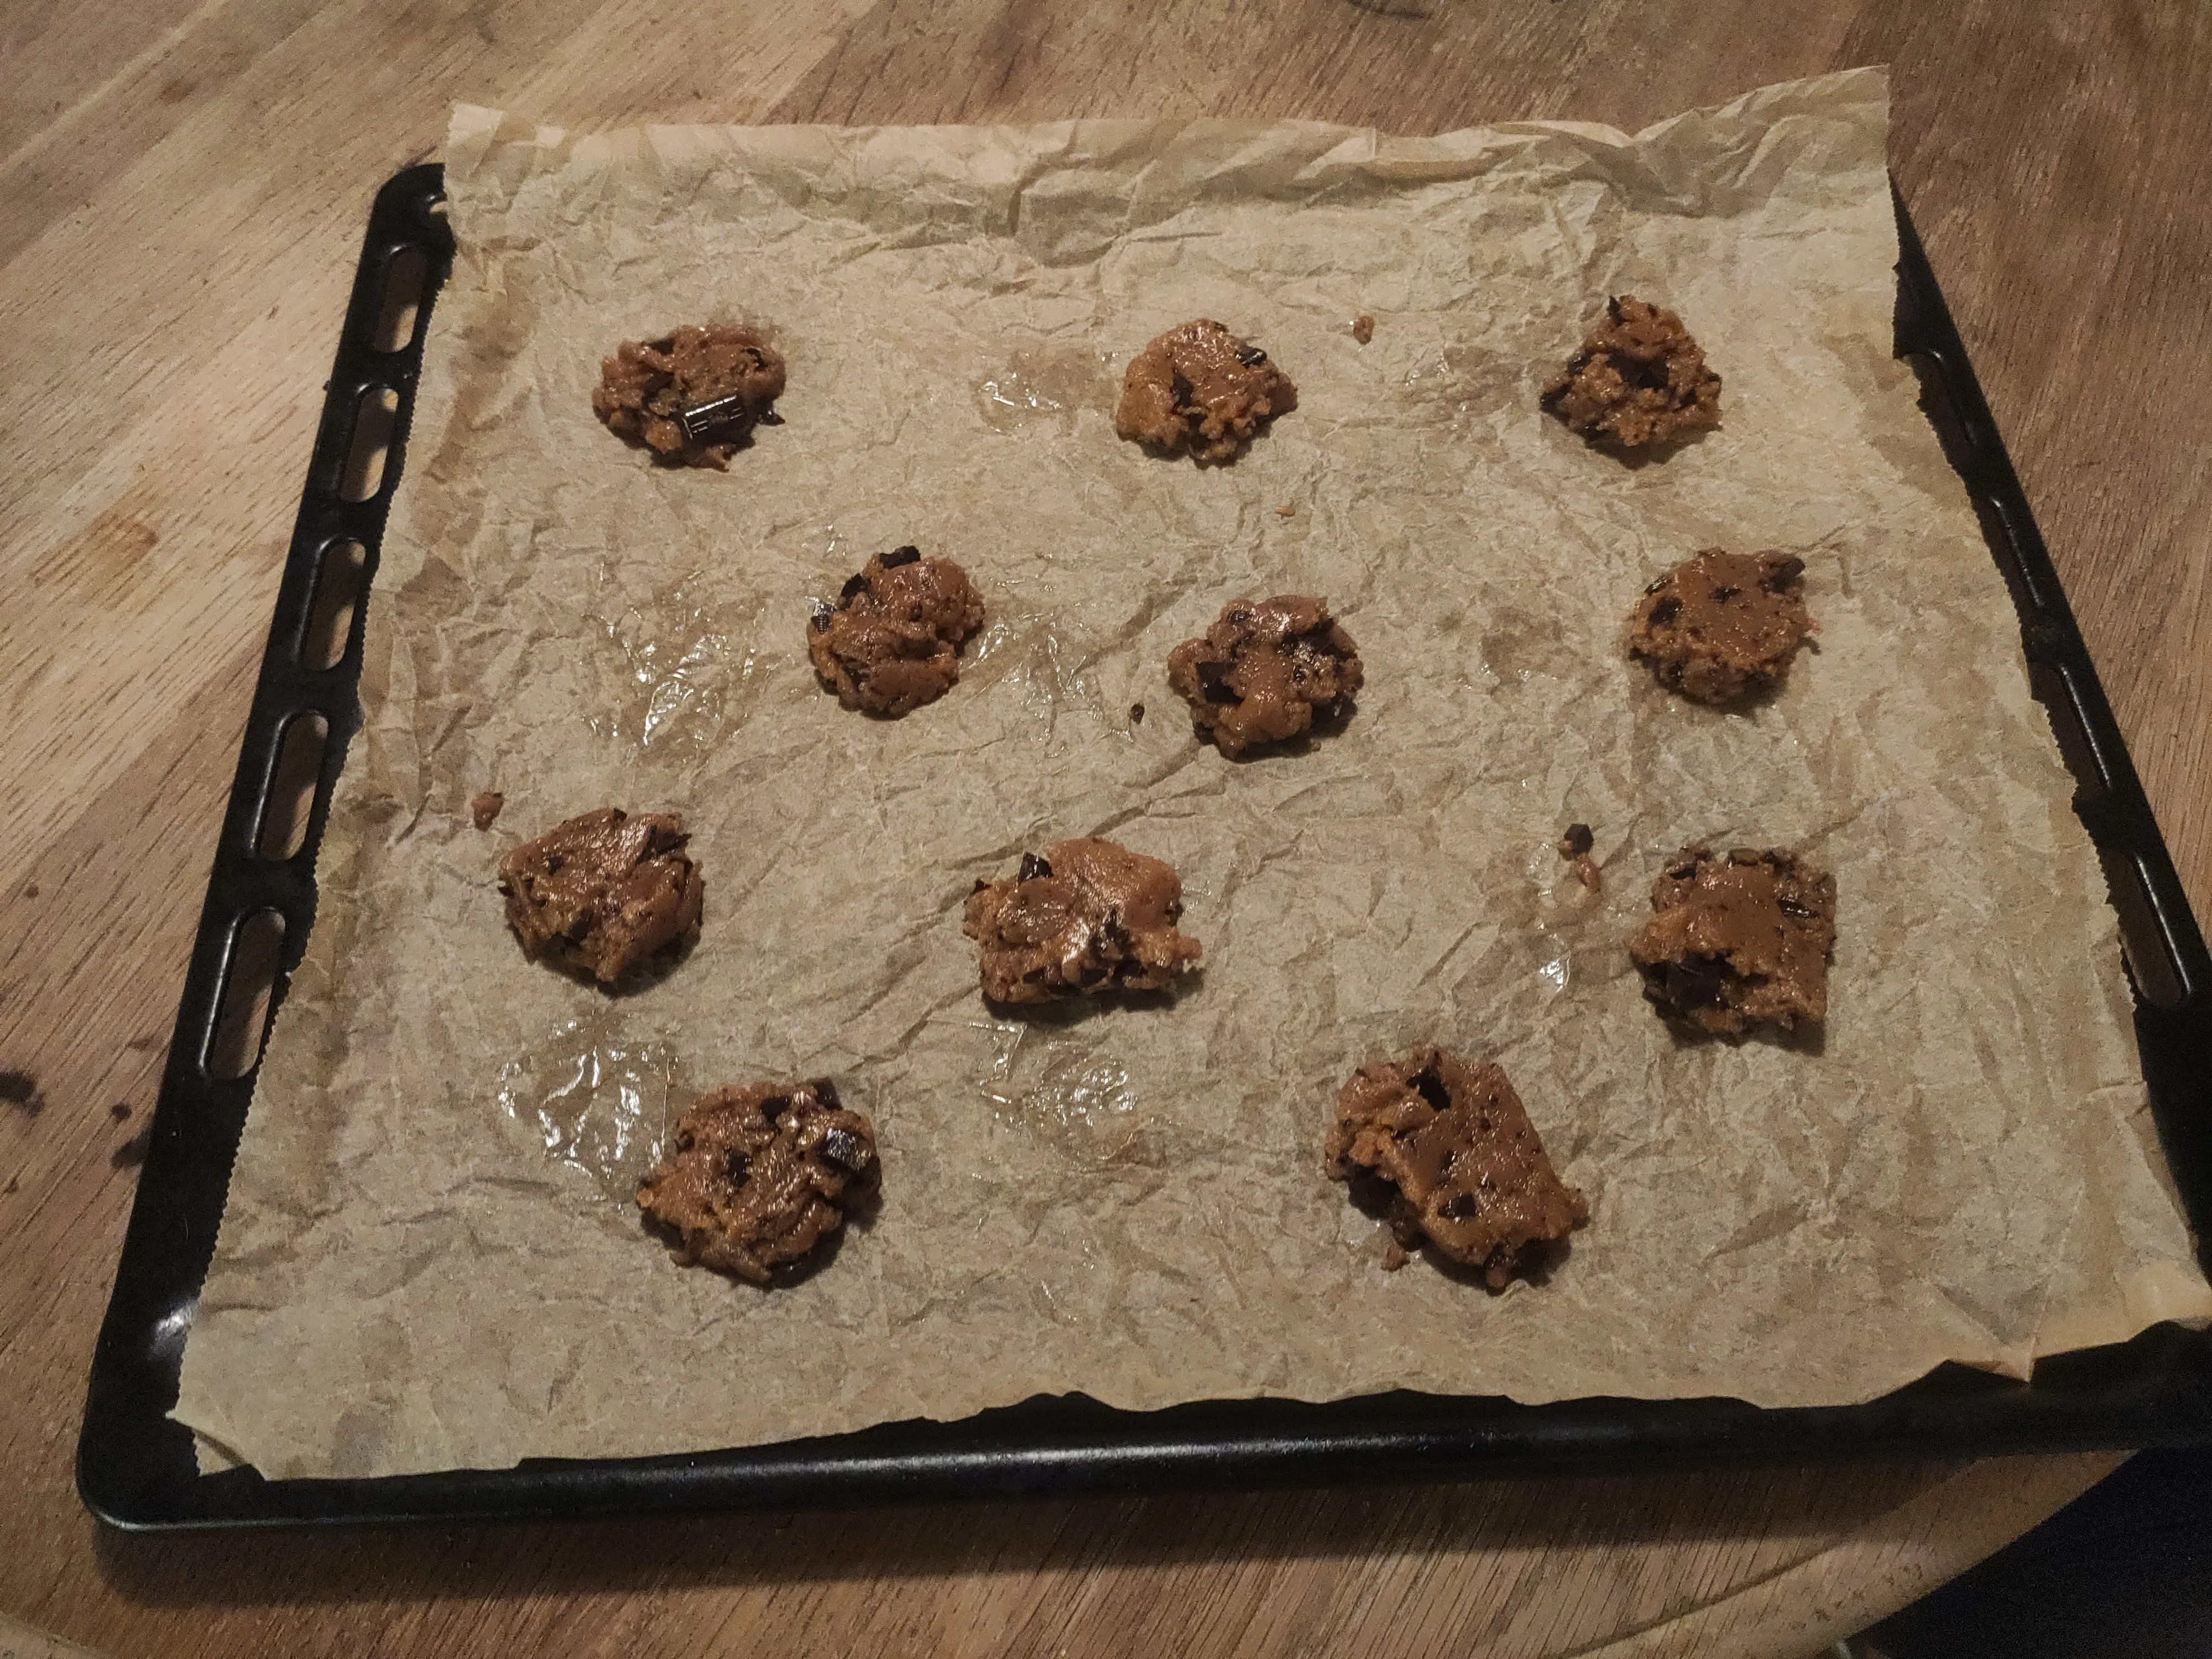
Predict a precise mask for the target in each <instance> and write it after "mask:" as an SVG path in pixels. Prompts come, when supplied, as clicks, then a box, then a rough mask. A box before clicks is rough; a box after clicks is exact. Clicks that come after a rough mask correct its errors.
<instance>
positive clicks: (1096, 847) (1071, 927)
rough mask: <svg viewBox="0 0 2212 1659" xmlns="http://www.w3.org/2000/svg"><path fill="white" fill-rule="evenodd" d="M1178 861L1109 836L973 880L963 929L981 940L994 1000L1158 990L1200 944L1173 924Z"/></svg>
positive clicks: (987, 990)
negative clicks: (1008, 876) (1013, 871)
mask: <svg viewBox="0 0 2212 1659" xmlns="http://www.w3.org/2000/svg"><path fill="white" fill-rule="evenodd" d="M1181 919H1182V878H1180V877H1179V876H1177V875H1176V872H1175V866H1172V865H1170V864H1167V863H1164V862H1163V861H1162V860H1158V859H1154V858H1146V856H1145V855H1144V854H1141V853H1132V852H1131V851H1130V850H1129V849H1128V848H1126V847H1121V846H1118V845H1116V844H1115V842H1110V841H1097V840H1093V839H1085V840H1080V841H1061V842H1054V843H1053V844H1052V845H1051V846H1050V847H1048V848H1045V852H1044V856H1043V857H1042V858H1038V857H1037V856H1036V854H1030V853H1024V854H1022V865H1021V873H1020V874H1019V875H1018V876H1017V877H1016V878H1014V879H1013V880H1012V881H979V882H977V883H976V884H975V891H974V892H972V893H970V894H969V896H968V907H967V911H966V914H965V916H964V918H963V928H964V930H965V932H966V933H967V934H968V937H969V938H970V939H974V940H975V941H976V943H977V944H978V945H980V946H981V959H982V975H983V994H984V995H985V996H986V997H987V998H989V999H990V1000H992V1001H993V1002H1000V1003H1013V1002H1050V1001H1053V1000H1055V999H1057V998H1060V997H1070V996H1096V995H1097V994H1100V993H1102V992H1106V991H1158V990H1164V989H1165V988H1166V987H1167V986H1168V985H1169V984H1170V983H1171V982H1172V981H1174V980H1175V979H1176V978H1177V977H1178V976H1179V975H1182V974H1186V973H1188V972H1189V971H1190V969H1192V968H1194V966H1196V965H1197V963H1198V959H1199V957H1200V954H1201V953H1202V948H1203V947H1201V946H1200V944H1199V942H1198V941H1197V940H1196V939H1192V938H1191V937H1189V936H1188V934H1186V933H1179V932H1177V931H1176V922H1177V921H1180V920H1181Z"/></svg>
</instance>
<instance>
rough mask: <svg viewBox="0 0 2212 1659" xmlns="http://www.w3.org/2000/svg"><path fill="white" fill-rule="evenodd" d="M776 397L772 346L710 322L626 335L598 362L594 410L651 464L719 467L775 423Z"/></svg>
mask: <svg viewBox="0 0 2212 1659" xmlns="http://www.w3.org/2000/svg"><path fill="white" fill-rule="evenodd" d="M782 395H783V359H782V357H781V356H779V355H778V353H777V351H776V349H775V347H774V346H772V345H770V344H769V343H768V342H767V341H766V340H764V339H763V338H762V337H760V335H759V334H758V333H757V331H754V330H752V329H750V328H747V327H746V326H745V325H744V324H742V323H709V324H708V325H706V326H705V327H703V328H701V327H698V326H696V325H690V326H686V327H684V328H679V329H678V330H676V331H674V332H673V333H671V334H664V335H662V336H661V337H660V338H659V339H657V340H624V341H623V343H622V344H621V345H619V346H618V347H617V348H616V349H615V355H614V356H611V357H609V358H606V359H605V360H604V361H603V362H601V363H600V364H599V385H598V386H597V387H595V388H594V389H593V390H592V413H593V414H595V415H597V416H599V418H600V419H601V420H602V421H605V422H606V423H607V429H608V430H609V431H611V432H615V433H619V434H620V435H622V436H623V437H624V438H627V439H628V440H629V441H630V442H632V443H634V444H643V445H644V446H645V447H647V449H650V450H651V451H652V452H653V459H654V460H656V461H660V462H664V463H665V464H666V465H670V466H711V467H716V468H721V467H726V466H727V465H729V464H730V457H731V456H732V455H734V454H736V453H738V451H739V450H740V449H743V448H744V447H745V446H746V445H747V444H748V443H750V442H751V441H752V430H753V428H754V427H756V426H757V425H760V424H762V423H763V422H766V423H768V424H769V425H774V424H775V410H774V409H773V408H771V407H770V405H772V404H774V403H775V400H776V399H777V398H780V397H781V396H782ZM687 414H688V415H690V419H689V420H686V419H685V418H684V417H685V416H686V415H687Z"/></svg>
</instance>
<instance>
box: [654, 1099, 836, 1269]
mask: <svg viewBox="0 0 2212 1659" xmlns="http://www.w3.org/2000/svg"><path fill="white" fill-rule="evenodd" d="M877 1170H878V1164H877V1161H876V1130H875V1126H874V1125H873V1124H872V1123H871V1122H869V1121H868V1120H867V1119H866V1118H865V1117H863V1116H862V1115H860V1113H858V1112H848V1111H846V1110H845V1109H843V1107H842V1103H840V1102H839V1100H838V1098H837V1085H836V1084H834V1083H832V1082H831V1081H830V1080H829V1079H828V1078H817V1079H815V1080H814V1081H813V1082H811V1083H801V1084H799V1085H783V1084H775V1083H756V1084H754V1085H751V1086H750V1088H743V1089H739V1088H721V1089H716V1090H714V1091H712V1092H711V1093H708V1094H704V1095H702V1096H700V1097H699V1098H698V1099H696V1101H694V1102H692V1103H691V1104H690V1107H689V1108H687V1109H685V1111H684V1115H683V1116H681V1117H680V1118H678V1119H677V1121H676V1133H675V1135H674V1137H673V1138H672V1139H671V1141H670V1142H669V1149H668V1153H667V1155H666V1156H665V1158H662V1159H661V1160H660V1162H659V1164H658V1165H656V1166H655V1167H654V1169H653V1173H652V1174H650V1175H648V1176H646V1177H645V1179H644V1180H643V1181H641V1182H638V1187H637V1205H638V1208H640V1209H641V1210H643V1211H644V1212H645V1213H646V1214H647V1216H648V1217H649V1218H651V1219H652V1220H653V1222H654V1223H655V1224H657V1225H659V1226H660V1227H662V1228H665V1229H666V1230H667V1231H671V1232H672V1233H674V1234H675V1235H676V1236H677V1239H678V1243H677V1244H676V1245H675V1247H674V1249H673V1251H672V1254H673V1255H675V1258H676V1260H677V1261H678V1264H679V1265H681V1266H683V1267H711V1268H713V1269H714V1271H715V1272H716V1273H734V1274H735V1275H736V1276H737V1277H738V1278H739V1279H750V1280H751V1281H752V1282H753V1283H754V1284H756V1285H765V1284H767V1283H768V1282H769V1279H770V1277H771V1275H772V1274H773V1273H774V1272H775V1269H776V1268H777V1267H781V1266H782V1265H783V1264H784V1263H786V1262H790V1261H798V1260H799V1258H800V1257H801V1256H804V1255H806V1254H807V1252H808V1251H810V1250H811V1249H813V1248H814V1247H815V1246H816V1245H817V1244H818V1243H821V1242H822V1240H823V1239H824V1238H826V1237H829V1235H830V1234H831V1233H834V1232H836V1231H837V1230H838V1228H840V1227H841V1226H842V1225H844V1222H845V1212H846V1211H847V1210H848V1208H850V1207H851V1206H852V1204H853V1202H854V1200H855V1199H857V1198H859V1197H860V1196H861V1195H862V1194H865V1193H866V1192H867V1191H870V1190H872V1188H874V1186H875V1184H876V1182H877Z"/></svg>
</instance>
